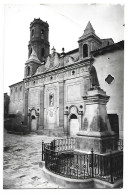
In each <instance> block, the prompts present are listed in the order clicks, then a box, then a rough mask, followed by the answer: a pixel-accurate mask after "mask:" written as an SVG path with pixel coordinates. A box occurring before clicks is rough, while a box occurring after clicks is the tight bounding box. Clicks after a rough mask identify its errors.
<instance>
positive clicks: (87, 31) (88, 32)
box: [83, 21, 95, 35]
mask: <svg viewBox="0 0 128 194" xmlns="http://www.w3.org/2000/svg"><path fill="white" fill-rule="evenodd" d="M90 33H94V34H95V30H94V29H93V27H92V24H91V22H90V21H89V22H88V24H87V26H86V28H85V30H84V34H83V35H87V34H90Z"/></svg>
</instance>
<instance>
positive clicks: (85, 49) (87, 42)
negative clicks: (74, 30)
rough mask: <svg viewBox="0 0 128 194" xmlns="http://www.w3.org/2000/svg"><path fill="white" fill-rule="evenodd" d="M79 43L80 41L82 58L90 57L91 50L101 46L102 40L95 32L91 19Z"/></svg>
mask: <svg viewBox="0 0 128 194" xmlns="http://www.w3.org/2000/svg"><path fill="white" fill-rule="evenodd" d="M78 43H79V55H80V56H79V57H80V59H84V58H86V57H90V56H91V54H90V52H91V51H93V50H96V49H98V48H100V47H101V45H102V41H101V39H100V38H99V37H98V36H97V35H96V34H95V30H94V29H93V27H92V25H91V23H90V21H89V22H88V24H87V26H86V28H85V30H84V33H83V35H82V36H81V37H80V38H79V40H78Z"/></svg>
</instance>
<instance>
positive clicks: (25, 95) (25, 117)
mask: <svg viewBox="0 0 128 194" xmlns="http://www.w3.org/2000/svg"><path fill="white" fill-rule="evenodd" d="M28 92H29V89H26V90H25V94H24V124H25V125H27V124H28Z"/></svg>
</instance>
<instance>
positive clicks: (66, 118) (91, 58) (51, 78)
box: [9, 19, 124, 137]
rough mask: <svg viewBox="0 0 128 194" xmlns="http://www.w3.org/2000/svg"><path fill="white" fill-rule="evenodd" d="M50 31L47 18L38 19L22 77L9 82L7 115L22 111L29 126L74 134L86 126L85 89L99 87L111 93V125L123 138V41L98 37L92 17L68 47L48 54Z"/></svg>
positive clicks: (57, 133) (40, 130) (33, 25)
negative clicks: (80, 34)
mask: <svg viewBox="0 0 128 194" xmlns="http://www.w3.org/2000/svg"><path fill="white" fill-rule="evenodd" d="M48 36H49V25H48V23H47V22H43V21H42V20H41V19H34V21H33V22H32V23H31V24H30V41H29V44H28V60H27V61H26V63H25V68H24V79H23V81H21V82H18V83H15V84H13V85H11V86H10V104H9V114H16V113H17V112H18V111H20V112H21V114H22V115H23V116H24V123H25V124H26V125H27V126H28V128H29V130H30V131H35V132H38V133H40V134H45V135H55V136H75V135H76V134H77V133H78V132H79V131H80V130H84V129H85V130H86V125H87V120H86V119H85V117H86V103H85V100H84V99H85V96H86V94H87V91H88V90H93V89H94V88H97V87H101V88H102V89H104V91H105V92H106V93H107V95H109V96H110V101H109V102H108V105H107V112H108V119H109V121H110V124H111V128H112V129H113V130H114V131H115V132H117V133H118V134H119V136H120V137H122V136H123V132H122V131H123V64H124V63H123V59H124V54H123V53H124V51H123V48H124V42H123V41H121V42H119V43H114V41H113V40H112V39H111V38H108V39H100V38H99V37H98V36H97V35H96V33H95V30H94V29H93V27H92V25H91V23H90V22H88V24H87V26H86V28H85V30H84V33H83V35H82V36H81V37H80V38H79V40H78V48H76V49H74V50H71V51H69V52H65V51H64V48H62V52H61V53H58V52H56V50H55V48H54V47H53V48H52V52H51V53H50V43H49V38H48ZM89 114H90V117H91V112H90V113H89Z"/></svg>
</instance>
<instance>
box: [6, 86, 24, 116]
mask: <svg viewBox="0 0 128 194" xmlns="http://www.w3.org/2000/svg"><path fill="white" fill-rule="evenodd" d="M23 99H24V84H23V82H19V83H17V84H15V85H13V86H10V103H9V114H16V113H17V112H18V111H20V112H21V113H23Z"/></svg>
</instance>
